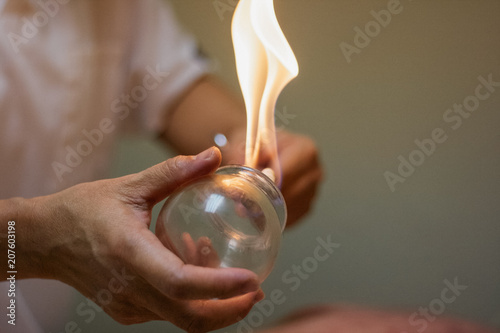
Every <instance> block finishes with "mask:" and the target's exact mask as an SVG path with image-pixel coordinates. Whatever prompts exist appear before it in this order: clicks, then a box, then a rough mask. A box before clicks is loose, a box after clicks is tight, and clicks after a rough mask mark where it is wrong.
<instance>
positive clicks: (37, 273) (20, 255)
mask: <svg viewBox="0 0 500 333" xmlns="http://www.w3.org/2000/svg"><path fill="white" fill-rule="evenodd" d="M39 200H40V198H31V199H25V198H13V199H9V200H8V201H9V203H8V206H9V207H10V209H9V210H8V211H9V216H7V219H8V221H14V222H15V240H16V241H15V253H16V270H17V272H18V273H17V276H18V277H19V278H21V279H27V278H50V274H48V272H47V271H46V270H45V269H44V266H45V265H44V260H43V258H45V257H48V251H46V250H45V245H46V244H47V241H46V240H44V239H43V235H42V234H43V231H42V229H43V228H41V226H40V222H41V221H43V220H44V217H43V210H42V209H40V208H39V204H38V201H39Z"/></svg>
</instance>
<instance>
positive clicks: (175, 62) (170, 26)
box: [129, 0, 209, 132]
mask: <svg viewBox="0 0 500 333" xmlns="http://www.w3.org/2000/svg"><path fill="white" fill-rule="evenodd" d="M141 3H143V4H142V6H140V12H139V13H137V16H136V18H137V21H136V22H135V23H134V24H137V29H136V31H135V33H136V35H135V36H134V38H133V39H132V40H133V41H134V45H132V46H131V50H132V51H131V52H132V53H133V56H132V61H131V69H130V72H131V75H132V80H131V82H132V84H131V86H130V91H131V92H133V90H134V89H136V93H137V94H139V95H140V94H141V93H144V92H146V95H147V96H146V97H145V98H144V100H143V101H142V102H141V103H140V107H138V110H137V111H138V113H139V115H138V117H137V115H135V116H133V117H130V121H134V120H135V121H134V122H135V123H137V121H138V120H139V122H140V125H141V129H146V130H148V131H155V132H161V131H163V130H164V127H165V124H166V117H167V111H168V110H169V109H170V107H171V106H172V105H173V104H174V103H175V102H176V100H177V98H179V97H180V96H181V95H182V93H183V92H184V91H185V90H186V89H187V88H188V87H189V86H190V85H191V84H193V83H194V82H195V81H196V80H197V79H199V78H200V77H201V76H203V75H205V74H206V73H207V72H208V68H209V66H208V61H207V59H205V58H204V57H203V56H202V55H201V54H200V51H199V49H198V46H197V44H196V41H195V40H194V38H192V37H191V36H190V35H188V34H186V33H185V32H184V31H183V30H182V29H181V27H180V26H179V25H178V23H177V20H176V18H175V16H174V14H173V10H172V8H171V7H170V6H169V4H167V3H166V2H165V1H159V0H147V1H141ZM140 87H143V88H145V89H143V88H140ZM141 99H142V98H141ZM129 125H133V127H134V128H137V126H136V125H137V124H129Z"/></svg>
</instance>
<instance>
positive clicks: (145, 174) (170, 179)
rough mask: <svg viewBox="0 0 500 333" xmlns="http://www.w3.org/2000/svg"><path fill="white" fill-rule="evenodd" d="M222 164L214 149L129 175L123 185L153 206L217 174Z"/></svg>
mask: <svg viewBox="0 0 500 333" xmlns="http://www.w3.org/2000/svg"><path fill="white" fill-rule="evenodd" d="M220 162H221V154H220V151H219V150H218V149H217V148H215V147H212V148H209V149H207V150H205V151H203V152H201V153H200V154H198V155H196V156H177V157H174V158H171V159H168V160H167V161H165V162H163V163H160V164H157V165H155V166H153V167H151V168H149V169H146V170H144V171H142V172H140V173H137V174H135V175H132V176H130V179H129V181H127V182H126V183H125V184H124V186H123V188H124V192H125V194H126V195H127V196H129V197H132V198H136V199H137V200H138V201H141V200H142V201H144V202H146V203H148V206H152V205H154V204H156V203H158V202H160V201H161V200H163V199H164V198H166V197H167V196H168V195H169V194H170V193H172V192H173V191H174V190H175V189H176V188H177V187H179V186H180V185H182V184H184V183H186V182H187V181H190V180H192V179H195V178H198V177H201V176H204V175H207V174H209V173H211V172H214V171H215V170H216V169H217V167H218V166H219V165H220ZM148 208H150V207H148Z"/></svg>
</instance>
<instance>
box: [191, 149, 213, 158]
mask: <svg viewBox="0 0 500 333" xmlns="http://www.w3.org/2000/svg"><path fill="white" fill-rule="evenodd" d="M213 156H214V147H210V148H208V149H207V150H204V151H202V152H201V153H199V154H198V155H196V156H195V158H194V159H195V160H210V159H212V157H213Z"/></svg>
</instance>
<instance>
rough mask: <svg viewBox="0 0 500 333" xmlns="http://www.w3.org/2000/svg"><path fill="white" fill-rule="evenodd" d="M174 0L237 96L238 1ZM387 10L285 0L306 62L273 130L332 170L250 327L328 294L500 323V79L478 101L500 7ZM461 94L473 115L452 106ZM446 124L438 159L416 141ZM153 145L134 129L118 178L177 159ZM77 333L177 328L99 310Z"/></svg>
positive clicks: (463, 4) (120, 157)
mask: <svg viewBox="0 0 500 333" xmlns="http://www.w3.org/2000/svg"><path fill="white" fill-rule="evenodd" d="M170 3H171V5H172V6H173V7H174V9H175V10H176V12H177V13H178V18H179V20H180V21H181V23H182V24H183V26H184V27H185V28H186V30H187V31H189V32H190V33H192V34H193V35H194V36H196V38H197V39H198V41H199V43H200V46H201V48H202V49H203V51H204V52H205V53H206V54H207V55H208V56H209V57H210V58H211V59H212V61H213V68H214V71H215V72H216V74H218V75H219V76H220V77H221V78H222V80H223V81H225V82H226V83H227V84H228V85H229V86H230V87H232V88H233V89H234V91H235V93H238V94H239V93H240V92H239V86H238V83H237V78H236V69H235V64H234V56H233V49H232V43H231V31H230V25H231V17H232V13H233V10H234V7H235V5H236V3H237V1H235V0H204V1H199V0H172V1H170ZM391 3H392V4H395V3H397V1H395V0H392V1H385V0H384V1H378V0H377V1H375V0H336V1H329V0H309V1H305V0H286V1H285V0H275V8H276V12H277V16H278V20H279V21H280V23H281V26H282V29H283V31H284V33H285V35H286V36H287V38H288V41H289V43H290V45H291V46H292V48H293V50H294V52H295V54H296V57H297V60H298V62H299V66H300V74H299V77H298V78H297V79H295V80H294V81H293V82H292V83H291V84H290V85H289V86H288V87H287V88H286V89H285V91H284V92H283V94H282V95H281V97H280V99H279V101H278V105H277V110H276V112H277V117H276V123H277V126H279V127H282V128H286V129H287V130H291V131H296V132H301V133H304V134H307V135H309V136H311V137H313V138H314V139H315V140H316V142H317V144H318V146H319V149H320V151H321V158H322V161H323V164H324V168H325V171H326V179H325V182H324V184H323V186H322V188H321V191H320V194H319V196H318V200H317V202H316V205H315V207H314V211H313V212H312V213H311V214H310V215H309V216H308V217H307V218H306V219H304V221H303V223H302V224H301V225H299V226H297V227H295V228H293V229H292V230H289V231H287V232H286V233H285V234H284V236H283V246H282V249H281V253H280V256H279V258H278V261H277V264H276V267H275V269H274V271H273V272H272V273H271V275H270V277H269V278H268V279H267V280H266V281H265V283H264V284H263V289H264V291H265V292H266V293H267V296H268V300H269V296H270V295H271V294H272V293H273V291H274V292H275V293H276V292H280V293H281V294H282V297H280V299H281V300H283V299H284V301H283V302H280V303H281V304H273V307H272V308H271V307H270V308H268V309H264V310H263V309H257V308H255V309H254V311H253V312H252V313H251V315H250V316H249V317H247V318H248V319H247V320H246V324H248V326H249V327H250V328H251V330H253V329H255V328H261V327H266V326H268V325H270V324H272V323H274V322H276V321H277V320H279V319H280V318H282V317H283V316H285V315H286V314H288V313H290V312H291V311H293V310H295V309H299V308H301V307H304V306H306V305H310V304H316V303H349V304H362V305H367V306H374V307H381V308H396V309H405V310H407V311H410V312H414V311H418V309H419V308H420V307H422V308H429V306H430V307H431V308H432V307H434V309H439V311H440V312H443V314H442V315H452V316H459V317H462V318H466V319H471V320H475V321H479V322H482V323H486V324H490V325H494V326H496V327H500V87H499V86H497V87H489V88H490V90H488V88H484V87H483V88H481V90H480V92H481V93H482V94H486V93H487V92H489V93H490V94H489V96H488V98H483V99H485V100H477V99H476V100H475V99H474V98H470V97H469V96H473V95H474V94H475V90H476V87H477V86H478V85H479V84H481V82H480V81H479V80H478V78H479V77H480V76H482V77H483V78H484V79H485V80H486V81H488V77H489V76H491V77H490V79H491V80H493V81H495V82H500V20H499V17H500V2H499V1H497V0H474V1H472V0H470V1H467V0H463V1H459V0H441V1H432V0H418V1H416V0H413V1H411V0H401V1H400V5H399V6H398V7H397V8H398V11H399V13H398V14H392V15H391V16H392V17H391V20H390V22H387V18H386V21H385V23H384V25H386V26H385V27H383V26H382V25H381V24H376V23H374V22H376V19H375V16H376V15H375V16H374V14H373V13H372V11H374V12H375V13H379V12H380V11H381V10H387V8H388V5H389V6H390V4H391ZM394 8H396V7H394ZM371 21H373V22H372V23H370V22H371ZM367 24H368V26H366V25H367ZM377 26H378V27H379V28H378V29H377ZM365 27H368V29H369V31H368V34H367V32H365ZM358 28H359V29H360V30H361V31H363V32H364V34H365V37H363V36H362V35H359V30H358ZM370 29H371V30H370ZM357 31H358V32H357ZM357 34H358V36H357V37H356V35H357ZM370 35H371V37H370ZM356 43H357V44H358V46H356ZM360 46H362V47H360ZM343 49H344V51H343ZM346 50H347V51H346ZM497 85H498V84H497ZM464 100H466V101H467V102H468V103H471V104H470V106H469V108H472V109H475V111H473V112H469V111H466V112H467V113H464V115H465V117H464V116H460V115H459V114H458V113H449V112H451V111H447V110H448V109H450V108H453V105H454V104H457V105H458V104H462V103H464ZM474 101H478V102H479V105H474ZM464 110H465V109H464ZM452 116H453V117H454V118H452ZM444 117H445V118H446V119H445V118H444ZM458 117H459V118H458ZM459 124H460V126H458V125H459ZM454 128H455V129H454ZM436 129H441V130H442V131H441V133H442V136H441V138H444V137H446V141H444V142H442V143H436V144H435V149H434V151H433V152H432V153H430V154H429V155H430V156H427V155H424V154H423V153H418V152H415V151H416V150H418V149H419V147H418V146H417V144H416V143H415V140H421V141H422V140H424V139H429V138H431V137H432V132H433V131H435V130H436ZM438 131H439V130H438ZM150 139H151V138H123V139H122V140H121V142H120V144H119V146H118V147H117V149H116V156H115V157H114V161H115V163H114V172H113V176H119V175H124V174H128V173H131V172H137V171H140V170H142V169H144V168H147V167H149V166H150V165H152V164H154V163H157V162H160V161H162V160H164V159H165V157H166V156H171V155H173V153H172V152H168V151H167V152H165V150H164V149H163V147H160V146H159V145H158V146H156V145H155V143H154V142H152V141H151V140H150ZM427 142H428V141H427ZM428 147H430V146H428ZM402 160H406V161H410V160H412V161H413V162H414V164H417V166H415V167H413V168H414V171H413V172H412V173H411V172H410V171H408V170H406V171H407V172H408V173H411V175H408V174H406V175H404V176H402V175H400V174H398V172H400V171H402V172H405V170H403V169H404V168H403V169H401V168H400V169H401V170H400V171H398V166H399V165H400V163H401V161H402ZM410 170H411V169H410ZM388 172H389V173H390V174H389V173H388ZM387 177H389V178H387ZM398 177H399V178H398ZM388 179H389V181H388ZM391 184H392V185H391ZM318 237H320V238H321V239H323V240H327V238H328V237H330V240H331V242H334V243H337V244H339V245H340V246H337V248H335V249H334V250H333V253H331V254H329V256H328V258H327V259H326V260H324V261H318V260H316V259H312V258H313V257H314V251H315V249H316V247H317V246H318V245H319V244H320V242H319V241H318ZM297 267H300V268H299V269H300V274H299V273H298V270H299V269H297ZM446 280H447V281H449V282H450V283H452V284H453V283H455V282H458V284H460V285H461V286H466V287H467V288H466V289H465V290H462V291H461V292H460V295H459V296H457V297H456V299H454V300H453V301H452V302H450V303H444V302H442V301H439V299H440V298H441V293H442V291H443V290H444V289H445V288H446V286H447V285H446V282H445V281H446ZM450 295H451V294H450ZM80 301H81V300H76V301H75V302H77V303H79V302H80ZM75 304H76V303H75ZM440 304H444V305H445V308H444V309H441V308H440V307H439V305H440ZM441 310H442V311H441ZM436 311H437V310H436ZM75 318H78V317H77V316H76V314H75ZM80 319H81V318H78V320H80ZM80 328H81V329H82V330H83V332H95V333H99V332H137V333H139V332H180V330H178V329H177V328H175V327H174V326H173V325H170V324H168V323H160V322H153V323H147V324H142V325H134V326H129V327H124V326H121V325H119V324H117V323H115V322H113V321H112V320H111V319H110V318H109V317H108V316H107V315H105V314H103V313H101V314H98V315H97V317H96V319H95V320H94V321H92V322H91V323H89V324H86V325H80ZM247 331H249V330H248V329H246V330H244V329H243V328H242V326H237V325H236V326H233V327H230V328H227V329H223V330H220V332H247ZM250 332H251V331H250Z"/></svg>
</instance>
